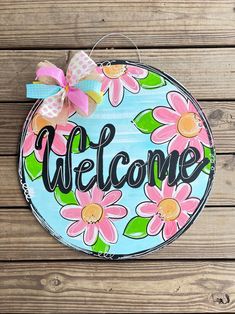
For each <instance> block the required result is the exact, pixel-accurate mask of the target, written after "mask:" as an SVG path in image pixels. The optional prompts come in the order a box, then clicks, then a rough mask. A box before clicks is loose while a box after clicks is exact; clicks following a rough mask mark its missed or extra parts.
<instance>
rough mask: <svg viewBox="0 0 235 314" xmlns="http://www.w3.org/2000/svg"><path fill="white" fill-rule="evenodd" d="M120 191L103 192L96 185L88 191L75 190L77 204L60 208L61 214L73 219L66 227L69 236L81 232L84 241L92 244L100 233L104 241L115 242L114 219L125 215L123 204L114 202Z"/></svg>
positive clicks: (116, 236) (116, 200)
mask: <svg viewBox="0 0 235 314" xmlns="http://www.w3.org/2000/svg"><path fill="white" fill-rule="evenodd" d="M121 196H122V192H121V191H120V190H113V191H110V192H108V193H107V194H105V193H104V192H103V191H101V190H100V189H99V188H98V187H97V185H94V187H93V188H92V190H91V191H90V192H89V191H88V192H81V191H79V190H76V198H77V200H78V203H79V205H66V206H64V207H62V209H61V215H62V216H63V217H64V218H66V219H69V220H74V221H75V222H73V223H72V224H71V225H70V226H69V227H68V229H67V234H68V235H69V236H70V237H76V236H78V235H80V234H81V233H83V240H84V243H85V244H87V245H93V244H94V243H95V242H96V240H97V237H98V234H101V236H102V237H103V239H104V240H105V242H108V243H115V242H117V238H118V235H117V230H116V228H115V226H114V224H113V221H114V220H116V219H120V218H123V217H125V216H126V215H127V209H126V207H124V206H121V205H119V204H116V202H118V201H119V200H120V198H121Z"/></svg>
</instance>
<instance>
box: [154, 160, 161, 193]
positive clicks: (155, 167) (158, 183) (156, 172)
mask: <svg viewBox="0 0 235 314" xmlns="http://www.w3.org/2000/svg"><path fill="white" fill-rule="evenodd" d="M153 175H154V180H155V185H156V186H157V187H158V188H159V189H160V190H161V189H162V181H161V180H160V179H159V178H158V163H157V161H156V160H155V161H154V166H153Z"/></svg>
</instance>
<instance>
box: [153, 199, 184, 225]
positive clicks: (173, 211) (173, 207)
mask: <svg viewBox="0 0 235 314" xmlns="http://www.w3.org/2000/svg"><path fill="white" fill-rule="evenodd" d="M157 212H158V213H159V215H160V217H161V218H162V219H163V220H165V221H173V220H175V219H176V218H177V217H178V216H179V214H180V205H179V203H178V202H177V201H176V200H175V199H173V198H165V199H163V200H162V201H161V202H160V203H159V205H158V208H157Z"/></svg>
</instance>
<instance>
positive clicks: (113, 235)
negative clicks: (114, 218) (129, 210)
mask: <svg viewBox="0 0 235 314" xmlns="http://www.w3.org/2000/svg"><path fill="white" fill-rule="evenodd" d="M97 227H98V229H99V232H100V234H101V235H102V237H103V238H104V240H105V241H106V242H109V243H116V242H117V238H118V235H117V230H116V228H115V226H114V225H113V224H112V222H111V221H110V220H108V219H105V218H104V219H103V220H101V221H100V222H98V223H97Z"/></svg>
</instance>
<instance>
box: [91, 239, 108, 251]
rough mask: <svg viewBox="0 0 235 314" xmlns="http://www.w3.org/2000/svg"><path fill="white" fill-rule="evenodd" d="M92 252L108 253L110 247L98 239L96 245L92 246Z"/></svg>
mask: <svg viewBox="0 0 235 314" xmlns="http://www.w3.org/2000/svg"><path fill="white" fill-rule="evenodd" d="M91 248H92V251H93V252H95V253H107V252H108V251H109V249H110V245H108V244H107V243H105V242H104V241H103V240H102V239H101V238H100V237H98V239H97V241H96V242H95V244H93V245H92V247H91Z"/></svg>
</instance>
